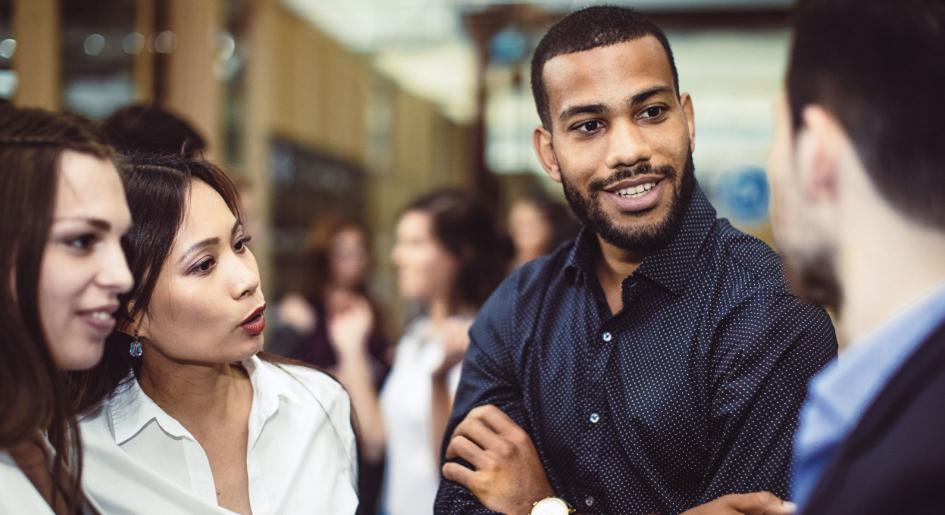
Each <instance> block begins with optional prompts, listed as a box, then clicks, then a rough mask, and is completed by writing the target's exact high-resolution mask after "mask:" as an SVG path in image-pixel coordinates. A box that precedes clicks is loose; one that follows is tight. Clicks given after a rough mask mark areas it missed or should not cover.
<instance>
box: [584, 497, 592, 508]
mask: <svg viewBox="0 0 945 515" xmlns="http://www.w3.org/2000/svg"><path fill="white" fill-rule="evenodd" d="M584 504H586V505H588V506H594V498H593V497H591V496H588V497H587V499H584Z"/></svg>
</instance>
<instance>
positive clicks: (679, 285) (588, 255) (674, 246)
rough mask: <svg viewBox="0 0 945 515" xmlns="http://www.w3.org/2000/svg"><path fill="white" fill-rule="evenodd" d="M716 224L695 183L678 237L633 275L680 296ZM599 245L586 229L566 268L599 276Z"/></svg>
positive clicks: (653, 254) (649, 256)
mask: <svg viewBox="0 0 945 515" xmlns="http://www.w3.org/2000/svg"><path fill="white" fill-rule="evenodd" d="M715 221H716V216H715V208H714V207H712V204H710V203H709V199H707V198H706V196H705V193H703V191H702V188H701V187H700V186H699V184H698V183H696V187H695V188H694V190H693V192H692V198H691V200H690V201H689V205H688V206H687V207H686V211H685V213H684V214H683V219H682V222H681V223H680V224H679V230H678V231H677V232H676V235H675V236H673V238H672V239H671V240H670V242H669V243H668V244H666V246H665V247H663V248H661V249H660V250H657V251H656V252H654V253H652V254H650V255H648V256H647V257H646V258H644V259H643V263H641V264H640V267H639V268H638V269H637V271H636V272H634V275H637V274H639V275H642V276H644V277H646V278H647V279H650V280H651V281H653V282H655V283H657V284H659V285H660V286H663V287H664V288H666V289H668V290H669V291H671V292H673V293H675V294H676V295H681V294H682V293H683V290H684V289H685V287H686V285H687V284H689V280H690V278H691V277H692V273H693V271H694V269H695V267H693V266H692V265H693V263H694V262H695V260H696V256H698V254H699V250H700V249H701V248H702V244H703V243H705V240H706V238H707V237H708V236H709V231H710V230H711V229H712V225H713V224H714V223H715ZM598 245H599V243H598V241H597V235H596V234H595V233H594V232H592V231H590V230H588V229H587V228H586V227H583V228H582V229H581V232H580V234H579V235H578V238H577V240H576V242H575V245H574V247H573V248H572V249H571V253H570V254H569V255H568V259H567V261H566V262H565V269H566V270H568V269H574V270H576V271H577V272H579V273H580V274H583V275H584V276H585V278H587V277H596V276H595V275H594V273H595V270H596V267H595V256H596V253H597V252H598V249H599V246H598Z"/></svg>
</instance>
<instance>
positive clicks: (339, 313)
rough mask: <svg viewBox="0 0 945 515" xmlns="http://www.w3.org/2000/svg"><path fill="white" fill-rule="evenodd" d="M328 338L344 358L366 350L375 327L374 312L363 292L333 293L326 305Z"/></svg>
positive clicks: (360, 353)
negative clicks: (360, 293)
mask: <svg viewBox="0 0 945 515" xmlns="http://www.w3.org/2000/svg"><path fill="white" fill-rule="evenodd" d="M325 311H326V316H327V318H328V337H329V340H330V341H331V345H332V347H333V348H334V349H335V352H336V353H338V355H339V357H341V358H342V359H343V358H344V357H348V356H352V355H363V354H364V353H366V352H367V351H366V345H367V339H368V336H369V335H370V334H371V329H372V328H373V327H374V312H373V311H372V310H371V305H370V304H369V303H368V301H367V299H365V298H364V297H363V296H362V295H357V294H354V293H349V292H337V293H335V294H333V295H332V296H331V297H330V298H329V299H328V302H326V305H325Z"/></svg>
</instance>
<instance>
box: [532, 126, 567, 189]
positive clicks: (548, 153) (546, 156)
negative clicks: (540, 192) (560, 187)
mask: <svg viewBox="0 0 945 515" xmlns="http://www.w3.org/2000/svg"><path fill="white" fill-rule="evenodd" d="M532 145H533V146H534V147H535V155H536V156H538V162H539V163H541V167H542V168H544V169H545V172H546V173H547V174H548V177H551V180H553V181H555V182H561V169H560V168H558V158H557V157H555V150H554V147H553V146H552V144H551V132H550V131H549V130H548V129H546V128H544V127H543V126H541V125H539V126H537V127H535V131H534V132H533V133H532Z"/></svg>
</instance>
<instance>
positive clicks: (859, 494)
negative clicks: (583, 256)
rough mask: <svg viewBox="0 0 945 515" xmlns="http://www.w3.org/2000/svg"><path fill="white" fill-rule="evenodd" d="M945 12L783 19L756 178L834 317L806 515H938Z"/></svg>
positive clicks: (942, 473) (801, 282)
mask: <svg viewBox="0 0 945 515" xmlns="http://www.w3.org/2000/svg"><path fill="white" fill-rule="evenodd" d="M943 92H945V2H943V1H941V0H937V1H924V0H816V1H808V2H804V3H802V5H801V7H800V9H799V11H798V13H797V18H796V21H795V35H794V45H793V48H792V51H791V64H790V69H789V71H788V77H787V94H786V97H785V98H784V99H782V101H781V102H780V104H779V105H778V107H777V111H776V113H777V126H776V134H775V138H774V144H773V147H772V152H771V156H770V163H769V170H770V175H771V182H772V191H773V194H774V202H773V209H772V215H773V218H774V222H775V229H776V235H777V238H778V243H779V247H780V248H781V249H782V250H783V252H784V255H785V261H786V263H787V265H788V270H789V272H790V274H789V275H790V277H791V278H792V283H793V285H794V286H795V289H796V291H798V292H799V293H801V294H802V295H803V296H805V297H807V298H809V299H811V300H814V301H817V302H819V303H822V304H825V305H828V306H832V307H833V308H834V309H835V311H836V313H837V314H838V316H839V320H840V323H839V326H838V327H839V332H840V334H841V336H842V338H841V339H842V340H843V341H845V342H849V344H848V348H847V350H845V351H844V353H843V355H842V356H841V359H840V361H839V362H835V363H833V364H831V365H830V366H828V367H827V368H825V369H824V370H823V372H821V373H820V374H819V375H818V376H817V377H815V378H814V379H813V380H812V381H811V384H810V392H809V396H808V398H807V400H806V401H805V403H804V407H803V411H802V414H801V425H800V428H799V430H798V434H797V439H796V442H795V449H796V452H795V460H796V465H795V473H794V484H793V494H794V499H795V501H796V502H797V504H798V506H799V508H800V509H801V511H802V512H803V513H805V514H826V513H835V514H852V513H855V514H858V515H862V514H871V513H908V514H910V515H914V514H920V513H945V486H943V480H945V409H943V404H942V402H943V399H945V326H943V323H945V144H943V142H942V139H943V138H942V136H943V132H942V116H943V114H945V93H943Z"/></svg>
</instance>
